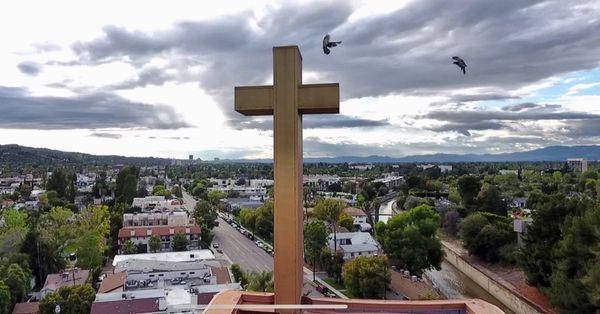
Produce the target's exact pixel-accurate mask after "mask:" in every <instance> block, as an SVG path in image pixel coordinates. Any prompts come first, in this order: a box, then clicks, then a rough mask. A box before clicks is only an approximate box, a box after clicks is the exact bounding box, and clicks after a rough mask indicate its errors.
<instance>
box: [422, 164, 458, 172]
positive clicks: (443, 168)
mask: <svg viewBox="0 0 600 314" xmlns="http://www.w3.org/2000/svg"><path fill="white" fill-rule="evenodd" d="M417 167H419V168H421V169H423V170H427V169H429V168H433V167H438V168H440V171H441V172H442V173H447V172H450V171H452V165H433V164H426V165H418V166H417Z"/></svg>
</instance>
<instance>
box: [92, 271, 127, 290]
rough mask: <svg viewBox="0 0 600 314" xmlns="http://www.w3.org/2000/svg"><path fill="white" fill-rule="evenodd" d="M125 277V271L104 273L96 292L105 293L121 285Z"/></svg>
mask: <svg viewBox="0 0 600 314" xmlns="http://www.w3.org/2000/svg"><path fill="white" fill-rule="evenodd" d="M126 277H127V273H126V272H120V273H116V274H108V275H106V277H105V278H104V279H103V280H102V283H101V284H100V288H98V293H107V292H111V291H114V290H116V289H118V288H120V287H123V285H124V284H125V278H126Z"/></svg>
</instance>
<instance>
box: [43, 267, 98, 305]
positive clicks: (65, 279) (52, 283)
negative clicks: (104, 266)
mask: <svg viewBox="0 0 600 314" xmlns="http://www.w3.org/2000/svg"><path fill="white" fill-rule="evenodd" d="M89 276H90V271H89V270H86V269H78V268H75V269H74V270H73V271H65V272H62V273H60V274H49V275H48V276H46V281H45V282H44V286H43V287H42V289H41V290H40V297H41V298H43V297H44V296H46V295H47V294H49V293H53V292H56V291H58V289H60V288H61V287H68V286H73V285H82V284H85V283H86V282H87V280H88V277H89Z"/></svg>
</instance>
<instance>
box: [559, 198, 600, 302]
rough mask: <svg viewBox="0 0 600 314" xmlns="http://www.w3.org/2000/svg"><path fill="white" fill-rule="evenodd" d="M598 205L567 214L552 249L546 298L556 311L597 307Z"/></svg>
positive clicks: (599, 299) (599, 259)
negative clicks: (578, 213)
mask: <svg viewBox="0 0 600 314" xmlns="http://www.w3.org/2000/svg"><path fill="white" fill-rule="evenodd" d="M599 249H600V205H594V206H593V207H591V208H589V209H588V210H587V211H585V212H584V213H583V214H582V215H581V216H579V215H576V216H569V217H568V218H567V219H566V221H565V227H564V236H563V238H562V239H561V240H560V241H559V242H558V244H557V249H556V250H555V263H554V265H553V269H552V275H551V277H550V287H549V288H548V289H547V291H548V296H549V298H550V302H551V303H552V304H553V305H554V306H555V307H556V308H557V309H558V310H559V311H560V312H573V313H595V312H598V311H600V294H599V292H600V281H595V280H590V279H592V278H596V279H598V273H599V271H598V269H600V267H599V266H600V250H599Z"/></svg>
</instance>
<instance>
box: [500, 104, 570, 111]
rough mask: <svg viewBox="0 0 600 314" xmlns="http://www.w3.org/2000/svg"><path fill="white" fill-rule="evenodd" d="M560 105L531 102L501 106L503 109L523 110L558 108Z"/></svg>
mask: <svg viewBox="0 0 600 314" xmlns="http://www.w3.org/2000/svg"><path fill="white" fill-rule="evenodd" d="M560 107H561V106H560V105H551V104H535V103H531V102H526V103H521V104H516V105H508V106H504V107H502V110H504V111H523V110H531V109H536V110H541V109H558V108H560Z"/></svg>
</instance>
